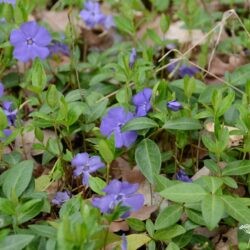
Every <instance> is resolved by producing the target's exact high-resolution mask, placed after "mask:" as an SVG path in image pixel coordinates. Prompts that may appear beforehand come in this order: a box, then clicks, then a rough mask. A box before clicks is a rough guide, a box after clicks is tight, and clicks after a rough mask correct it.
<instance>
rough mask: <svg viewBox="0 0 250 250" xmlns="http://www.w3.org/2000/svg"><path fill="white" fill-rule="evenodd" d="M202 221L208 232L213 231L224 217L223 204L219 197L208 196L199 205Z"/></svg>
mask: <svg viewBox="0 0 250 250" xmlns="http://www.w3.org/2000/svg"><path fill="white" fill-rule="evenodd" d="M201 210H202V216H203V219H204V221H205V223H206V225H207V227H208V229H209V230H213V229H214V228H215V227H216V226H217V225H218V222H219V221H220V219H221V218H222V217H223V215H224V203H223V201H222V200H221V199H220V197H218V196H216V195H211V194H208V195H207V196H206V197H205V198H204V199H203V200H202V203H201Z"/></svg>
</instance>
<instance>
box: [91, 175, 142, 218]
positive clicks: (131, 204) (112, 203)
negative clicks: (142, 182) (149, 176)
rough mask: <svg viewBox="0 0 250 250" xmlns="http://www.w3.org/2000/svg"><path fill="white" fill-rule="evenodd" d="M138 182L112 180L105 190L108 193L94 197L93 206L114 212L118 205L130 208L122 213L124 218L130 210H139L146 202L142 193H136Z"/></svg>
mask: <svg viewBox="0 0 250 250" xmlns="http://www.w3.org/2000/svg"><path fill="white" fill-rule="evenodd" d="M138 188H139V185H138V184H131V183H129V182H126V181H124V182H121V181H118V180H112V181H111V182H110V183H109V184H108V186H106V187H105V188H104V189H103V191H104V192H105V193H106V195H105V196H103V197H101V198H94V199H93V201H92V204H93V206H95V207H97V208H99V209H100V210H101V212H102V213H112V212H113V210H114V209H115V207H116V206H117V205H120V206H123V207H127V208H129V211H128V212H126V213H125V214H123V215H122V218H126V217H128V216H129V214H130V212H132V211H137V210H139V209H140V208H141V207H142V206H143V204H144V197H143V195H142V194H136V193H135V192H136V191H137V190H138Z"/></svg>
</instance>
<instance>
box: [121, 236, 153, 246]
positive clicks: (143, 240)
mask: <svg viewBox="0 0 250 250" xmlns="http://www.w3.org/2000/svg"><path fill="white" fill-rule="evenodd" d="M126 238H127V242H128V245H127V248H128V250H135V249H138V248H140V247H141V246H143V245H145V244H147V243H148V242H149V241H150V240H151V238H149V237H148V236H147V235H146V234H129V235H128V236H127V237H126Z"/></svg>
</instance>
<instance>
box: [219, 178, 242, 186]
mask: <svg viewBox="0 0 250 250" xmlns="http://www.w3.org/2000/svg"><path fill="white" fill-rule="evenodd" d="M222 180H223V182H224V183H225V184H226V185H227V186H229V187H231V188H237V187H238V185H237V182H236V181H235V180H234V179H233V178H231V177H228V176H224V177H222Z"/></svg>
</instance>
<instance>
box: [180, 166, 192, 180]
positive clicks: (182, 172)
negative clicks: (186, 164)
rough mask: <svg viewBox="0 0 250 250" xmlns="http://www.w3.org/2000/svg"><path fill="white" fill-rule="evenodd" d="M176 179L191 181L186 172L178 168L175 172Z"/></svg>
mask: <svg viewBox="0 0 250 250" xmlns="http://www.w3.org/2000/svg"><path fill="white" fill-rule="evenodd" d="M176 180H179V181H183V182H192V180H191V179H190V178H189V177H188V175H187V174H186V172H185V171H184V170H182V169H180V170H179V171H178V172H177V174H176Z"/></svg>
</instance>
